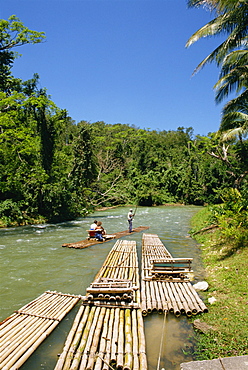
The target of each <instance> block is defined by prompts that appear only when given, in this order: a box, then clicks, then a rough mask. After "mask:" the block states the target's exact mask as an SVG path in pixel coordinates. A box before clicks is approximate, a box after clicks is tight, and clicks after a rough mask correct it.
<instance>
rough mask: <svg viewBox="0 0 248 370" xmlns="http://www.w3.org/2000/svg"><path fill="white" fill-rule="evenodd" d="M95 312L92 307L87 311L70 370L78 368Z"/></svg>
mask: <svg viewBox="0 0 248 370" xmlns="http://www.w3.org/2000/svg"><path fill="white" fill-rule="evenodd" d="M95 310H96V307H94V306H93V307H91V309H90V311H89V315H88V317H87V323H86V326H85V328H84V330H83V334H82V337H81V340H80V343H79V346H78V347H77V350H76V353H75V355H74V358H73V361H72V364H71V366H70V369H71V370H77V369H78V366H79V364H80V362H81V356H82V354H83V351H84V348H85V346H86V343H87V339H88V335H89V331H90V327H91V323H92V321H93V318H94V314H95ZM65 369H69V368H65Z"/></svg>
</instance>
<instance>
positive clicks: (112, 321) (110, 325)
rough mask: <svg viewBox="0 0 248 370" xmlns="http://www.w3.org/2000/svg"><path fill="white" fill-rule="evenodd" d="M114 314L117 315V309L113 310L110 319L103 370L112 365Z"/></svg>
mask: <svg viewBox="0 0 248 370" xmlns="http://www.w3.org/2000/svg"><path fill="white" fill-rule="evenodd" d="M114 314H115V309H114V308H111V310H110V317H109V326H108V332H107V341H106V349H105V356H104V358H103V359H104V361H105V363H104V365H103V367H102V369H103V370H108V364H110V351H111V339H112V331H113V323H114Z"/></svg>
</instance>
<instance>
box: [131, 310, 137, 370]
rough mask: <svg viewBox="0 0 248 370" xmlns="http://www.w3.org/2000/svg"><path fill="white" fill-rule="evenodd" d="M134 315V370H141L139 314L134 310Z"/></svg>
mask: <svg viewBox="0 0 248 370" xmlns="http://www.w3.org/2000/svg"><path fill="white" fill-rule="evenodd" d="M131 315H132V337H133V350H132V351H133V367H132V369H133V370H139V357H138V356H139V343H138V327H137V325H138V320H137V312H136V310H133V311H132V312H131Z"/></svg>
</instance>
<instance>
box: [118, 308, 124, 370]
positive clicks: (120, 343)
mask: <svg viewBox="0 0 248 370" xmlns="http://www.w3.org/2000/svg"><path fill="white" fill-rule="evenodd" d="M124 325H125V324H124V310H120V319H119V335H118V353H117V369H123V365H124Z"/></svg>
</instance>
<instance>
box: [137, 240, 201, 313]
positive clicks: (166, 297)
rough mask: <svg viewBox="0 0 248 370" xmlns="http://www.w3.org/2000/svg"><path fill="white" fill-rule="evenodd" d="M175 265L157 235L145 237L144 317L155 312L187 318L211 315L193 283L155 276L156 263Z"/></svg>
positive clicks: (142, 295) (143, 245)
mask: <svg viewBox="0 0 248 370" xmlns="http://www.w3.org/2000/svg"><path fill="white" fill-rule="evenodd" d="M154 260H155V261H167V262H169V261H173V257H172V256H171V254H170V253H169V252H168V250H167V249H166V248H165V246H164V245H163V243H162V242H161V240H160V239H159V238H158V236H157V235H156V234H143V237H142V280H141V307H142V314H143V315H144V316H145V315H147V313H151V312H152V311H158V312H159V313H163V312H164V313H167V312H171V313H174V315H175V316H177V317H178V316H180V315H181V314H186V315H187V316H189V317H190V316H192V315H196V314H198V313H202V312H208V309H207V307H206V305H205V304H204V303H203V301H202V300H201V298H200V297H199V296H198V294H197V292H196V291H195V289H194V288H193V286H192V285H191V283H190V282H189V281H188V280H187V279H185V278H182V279H175V280H174V279H171V280H170V279H166V278H157V277H156V275H155V276H152V273H151V270H152V264H153V261H154Z"/></svg>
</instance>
